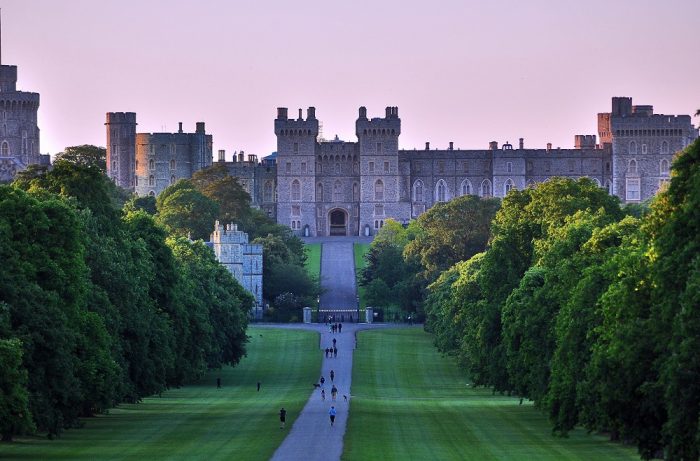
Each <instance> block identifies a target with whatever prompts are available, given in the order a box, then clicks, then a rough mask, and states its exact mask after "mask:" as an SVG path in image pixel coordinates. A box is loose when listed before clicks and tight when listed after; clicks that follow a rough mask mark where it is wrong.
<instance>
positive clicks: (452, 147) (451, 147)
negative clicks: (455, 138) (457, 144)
mask: <svg viewBox="0 0 700 461" xmlns="http://www.w3.org/2000/svg"><path fill="white" fill-rule="evenodd" d="M450 150H454V143H453V142H452V141H450Z"/></svg>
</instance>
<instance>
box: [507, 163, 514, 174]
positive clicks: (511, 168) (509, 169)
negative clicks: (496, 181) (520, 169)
mask: <svg viewBox="0 0 700 461" xmlns="http://www.w3.org/2000/svg"><path fill="white" fill-rule="evenodd" d="M506 172H507V173H512V172H513V162H508V163H506Z"/></svg>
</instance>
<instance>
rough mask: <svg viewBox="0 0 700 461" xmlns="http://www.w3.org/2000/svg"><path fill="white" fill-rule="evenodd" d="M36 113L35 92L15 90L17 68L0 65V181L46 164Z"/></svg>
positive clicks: (36, 95) (36, 98)
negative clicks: (41, 151)
mask: <svg viewBox="0 0 700 461" xmlns="http://www.w3.org/2000/svg"><path fill="white" fill-rule="evenodd" d="M38 111H39V94H38V93H29V92H26V91H17V66H7V65H0V181H11V180H12V179H13V178H14V176H15V174H16V173H17V172H18V171H22V170H24V169H26V168H27V166H29V165H32V164H46V163H48V159H44V157H47V156H42V155H41V154H40V153H39V152H40V150H39V127H38V126H37V112H38Z"/></svg>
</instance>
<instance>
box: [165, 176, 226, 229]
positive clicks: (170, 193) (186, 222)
mask: <svg viewBox="0 0 700 461" xmlns="http://www.w3.org/2000/svg"><path fill="white" fill-rule="evenodd" d="M156 209H157V210H158V214H157V215H156V220H157V221H158V223H159V224H161V225H162V226H163V227H165V229H166V230H167V231H168V232H169V233H170V234H172V235H177V236H181V237H189V238H192V239H195V240H198V239H201V240H208V239H209V235H210V234H211V233H212V231H213V230H214V221H215V220H216V217H217V216H218V213H219V205H218V204H217V203H216V202H215V201H214V200H212V199H210V198H208V197H207V196H205V195H204V194H202V193H201V192H199V191H198V190H197V189H195V188H194V186H193V185H192V183H190V182H189V181H187V180H186V179H181V180H179V181H178V182H176V183H175V184H173V185H172V186H170V187H168V188H166V189H165V190H164V191H163V192H161V193H160V195H158V198H157V199H156Z"/></svg>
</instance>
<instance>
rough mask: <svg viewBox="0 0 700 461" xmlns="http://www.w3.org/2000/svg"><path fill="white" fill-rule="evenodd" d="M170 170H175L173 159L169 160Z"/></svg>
mask: <svg viewBox="0 0 700 461" xmlns="http://www.w3.org/2000/svg"><path fill="white" fill-rule="evenodd" d="M170 169H171V170H174V169H175V159H171V160H170Z"/></svg>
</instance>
